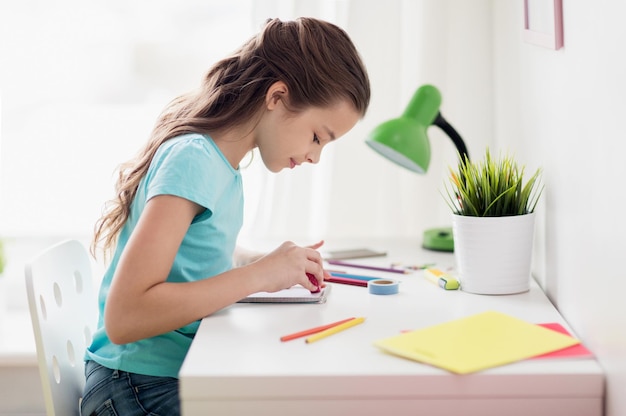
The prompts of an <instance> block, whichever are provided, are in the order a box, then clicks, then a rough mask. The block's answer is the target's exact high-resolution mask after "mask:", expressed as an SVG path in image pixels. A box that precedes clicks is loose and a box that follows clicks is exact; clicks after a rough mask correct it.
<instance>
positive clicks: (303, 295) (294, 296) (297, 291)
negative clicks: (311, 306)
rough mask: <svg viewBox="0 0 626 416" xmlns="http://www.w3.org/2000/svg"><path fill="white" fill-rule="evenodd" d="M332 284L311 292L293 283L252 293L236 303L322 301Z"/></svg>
mask: <svg viewBox="0 0 626 416" xmlns="http://www.w3.org/2000/svg"><path fill="white" fill-rule="evenodd" d="M331 287H332V285H327V286H326V287H324V288H322V290H321V291H319V292H318V293H311V292H310V291H309V289H306V288H305V287H303V286H300V285H295V286H292V287H290V288H289V289H283V290H279V291H278V292H257V293H253V294H251V295H249V296H247V297H245V298H243V299H241V300H240V301H239V302H238V303H324V302H326V298H327V297H328V294H329V293H330V288H331Z"/></svg>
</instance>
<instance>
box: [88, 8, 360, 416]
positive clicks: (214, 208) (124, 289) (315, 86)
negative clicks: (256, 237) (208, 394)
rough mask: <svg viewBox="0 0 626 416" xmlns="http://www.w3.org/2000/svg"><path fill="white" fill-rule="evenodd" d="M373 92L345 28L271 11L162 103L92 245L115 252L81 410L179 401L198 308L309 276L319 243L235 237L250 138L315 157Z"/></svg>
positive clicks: (286, 155) (289, 158)
mask: <svg viewBox="0 0 626 416" xmlns="http://www.w3.org/2000/svg"><path fill="white" fill-rule="evenodd" d="M369 99H370V87H369V80H368V77H367V73H366V70H365V67H364V65H363V63H362V61H361V59H360V57H359V54H358V53H357V51H356V49H355V47H354V45H353V44H352V42H351V40H350V39H349V37H348V36H347V34H346V33H345V32H344V31H343V30H342V29H340V28H338V27H337V26H335V25H333V24H330V23H328V22H324V21H320V20H316V19H312V18H299V19H296V20H294V21H288V22H282V21H280V20H278V19H273V20H269V21H268V22H267V23H266V25H265V27H264V29H263V30H262V31H261V33H260V34H258V35H257V36H255V37H253V38H252V39H251V40H249V41H248V42H247V43H246V44H244V45H243V46H242V47H241V48H240V49H239V50H238V51H237V52H236V53H235V54H234V55H232V56H230V57H228V58H226V59H224V60H222V61H220V62H218V63H217V64H216V65H215V66H213V67H212V68H211V69H210V70H209V72H208V74H207V75H206V77H205V78H204V82H203V83H202V85H201V87H200V88H199V89H198V90H197V91H195V92H192V93H190V94H187V95H183V96H181V97H179V98H177V99H175V100H174V101H173V102H172V103H170V104H169V106H168V107H167V108H166V109H165V111H164V112H163V113H162V114H161V116H160V117H159V119H158V121H157V124H156V126H155V128H154V130H153V132H152V134H151V137H150V140H149V142H148V143H147V145H146V146H145V148H144V149H143V150H142V151H141V152H140V154H139V155H138V157H137V158H136V159H133V160H131V161H129V162H127V163H125V164H123V165H122V166H121V167H120V171H119V178H118V181H117V185H116V192H117V195H116V198H115V199H113V200H112V201H110V204H109V205H108V209H107V211H105V213H104V215H103V216H102V218H101V219H100V220H99V221H98V223H97V224H96V229H95V235H94V240H93V244H92V253H95V250H96V248H97V246H100V245H102V248H103V249H104V250H105V251H110V252H112V257H111V263H110V266H109V267H108V269H107V271H106V273H105V275H104V278H103V281H102V286H101V289H100V295H99V309H100V318H99V323H98V330H97V332H96V333H95V335H94V338H93V342H92V344H91V346H90V347H89V348H88V350H87V353H86V360H87V362H86V365H85V374H86V385H85V391H84V397H83V400H82V404H81V410H82V414H83V415H108V414H119V415H125V416H127V415H144V414H150V415H167V416H171V415H176V414H179V398H178V380H177V376H178V371H179V369H180V367H181V365H182V362H183V359H184V357H185V354H186V353H187V350H188V348H189V345H190V344H191V341H192V339H193V337H194V334H195V333H196V329H197V328H198V325H199V323H200V320H201V319H202V318H203V317H205V316H207V315H210V314H212V313H214V312H216V311H218V310H220V309H222V308H224V307H226V306H228V305H231V304H233V303H235V302H237V301H238V300H240V299H242V298H243V297H245V296H247V295H249V294H251V293H254V292H259V291H268V292H273V291H277V290H280V289H284V288H287V287H290V286H292V285H294V284H297V283H299V284H301V285H303V286H305V287H306V288H308V289H310V290H311V291H315V290H316V289H317V287H316V286H317V285H316V284H315V283H316V282H315V280H317V282H320V283H321V282H323V280H324V270H323V268H322V264H323V263H322V258H321V256H320V254H319V252H318V251H317V248H319V247H320V246H321V245H322V242H319V243H317V244H315V245H313V246H309V247H299V246H297V245H296V244H294V243H291V242H285V243H283V244H282V245H281V246H280V247H278V248H276V249H275V250H274V251H273V252H271V253H269V254H267V255H265V256H263V257H259V258H252V257H251V256H250V255H249V252H248V253H244V252H243V251H240V250H237V249H236V247H235V243H236V239H237V234H238V232H239V230H240V227H241V224H242V216H243V214H242V213H243V197H242V184H241V175H240V172H239V163H240V162H241V160H242V159H243V157H244V156H245V155H246V153H248V152H250V151H251V150H253V149H255V148H256V149H258V151H259V153H260V155H261V158H262V160H263V163H264V164H265V166H266V167H267V168H268V169H269V170H270V171H271V172H279V171H280V170H282V169H284V168H290V169H293V168H295V167H296V166H299V165H300V164H302V163H317V162H318V161H319V159H320V154H321V152H322V149H323V148H324V146H325V145H327V144H328V143H330V142H332V141H334V140H336V139H338V138H339V137H341V136H343V135H344V134H345V133H346V132H348V131H349V130H350V129H351V128H352V127H354V125H355V124H356V123H357V121H358V120H359V119H361V118H362V117H363V116H364V114H365V112H366V109H367V107H368V105H369ZM246 255H247V258H246ZM233 261H234V262H235V264H236V265H238V266H239V267H235V268H233ZM307 274H309V275H311V276H313V277H314V278H315V279H313V278H312V279H309V278H308V277H307Z"/></svg>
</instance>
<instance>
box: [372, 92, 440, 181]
mask: <svg viewBox="0 0 626 416" xmlns="http://www.w3.org/2000/svg"><path fill="white" fill-rule="evenodd" d="M440 105H441V93H440V92H439V90H438V89H437V88H436V87H434V86H432V85H423V86H421V87H420V88H418V89H417V91H415V94H413V98H412V99H411V101H410V102H409V105H408V106H407V107H406V109H405V110H404V113H403V114H402V116H400V117H398V118H395V119H392V120H389V121H386V122H384V123H382V124H380V125H378V126H377V127H376V128H375V129H374V130H372V132H371V133H370V135H369V136H368V137H367V139H366V140H365V143H367V145H368V146H369V147H370V148H372V149H373V150H375V151H376V152H378V153H379V154H381V155H382V156H384V157H385V158H387V159H389V160H391V161H392V162H394V163H396V164H398V165H400V166H402V167H404V168H406V169H409V170H411V171H413V172H417V173H426V171H428V165H429V164H430V141H429V140H428V134H427V129H428V127H430V126H431V125H432V124H433V123H434V122H435V120H436V119H437V117H438V115H439V107H440Z"/></svg>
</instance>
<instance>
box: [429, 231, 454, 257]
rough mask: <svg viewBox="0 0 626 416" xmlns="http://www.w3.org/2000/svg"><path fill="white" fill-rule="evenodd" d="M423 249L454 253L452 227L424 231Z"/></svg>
mask: <svg viewBox="0 0 626 416" xmlns="http://www.w3.org/2000/svg"><path fill="white" fill-rule="evenodd" d="M422 247H424V248H425V249H427V250H435V251H448V252H452V251H454V237H453V235H452V227H442V228H431V229H429V230H426V231H424V237H423V240H422Z"/></svg>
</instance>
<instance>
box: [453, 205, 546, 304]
mask: <svg viewBox="0 0 626 416" xmlns="http://www.w3.org/2000/svg"><path fill="white" fill-rule="evenodd" d="M452 217H453V218H452V230H453V235H454V255H455V259H456V264H457V269H458V278H459V281H460V283H461V290H463V291H465V292H470V293H477V294H483V295H505V294H513V293H520V292H525V291H528V290H529V288H530V267H531V259H532V246H533V234H534V228H535V214H534V213H532V214H525V215H514V216H509V217H468V216H461V215H453V216H452Z"/></svg>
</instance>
